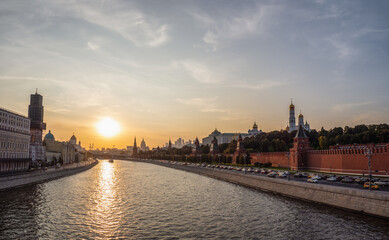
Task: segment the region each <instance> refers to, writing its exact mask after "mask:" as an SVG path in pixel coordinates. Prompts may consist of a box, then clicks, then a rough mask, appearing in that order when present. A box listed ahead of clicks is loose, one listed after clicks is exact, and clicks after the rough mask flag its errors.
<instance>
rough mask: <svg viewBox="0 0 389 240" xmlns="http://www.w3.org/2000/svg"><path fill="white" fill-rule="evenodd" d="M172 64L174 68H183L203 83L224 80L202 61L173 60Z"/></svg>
mask: <svg viewBox="0 0 389 240" xmlns="http://www.w3.org/2000/svg"><path fill="white" fill-rule="evenodd" d="M172 65H173V67H174V68H181V69H183V70H185V71H186V72H187V73H189V75H190V76H192V77H193V78H194V79H195V80H197V81H198V82H201V83H218V82H221V81H222V79H221V77H219V76H217V75H216V74H215V73H214V72H213V71H211V70H210V69H209V68H208V67H207V66H206V65H204V64H202V63H200V62H196V61H192V60H181V61H173V62H172Z"/></svg>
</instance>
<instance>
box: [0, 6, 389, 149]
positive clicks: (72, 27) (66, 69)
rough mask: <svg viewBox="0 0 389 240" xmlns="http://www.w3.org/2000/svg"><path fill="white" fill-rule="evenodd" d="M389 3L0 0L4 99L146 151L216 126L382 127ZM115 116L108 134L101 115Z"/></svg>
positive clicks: (70, 127)
mask: <svg viewBox="0 0 389 240" xmlns="http://www.w3.org/2000/svg"><path fill="white" fill-rule="evenodd" d="M388 12H389V2H388V1H384V0H381V1H358V0H355V1H325V0H317V1H309V0H306V1H271V0H269V1H232V0H231V1H228V0H223V1H221V0H220V1H184V0H183V1H178V0H177V1H173V0H172V1H147V0H143V1H49V0H39V1H1V2H0V20H1V21H0V22H1V23H0V30H1V31H0V84H1V88H0V102H1V104H0V107H2V108H5V109H9V110H12V111H15V112H17V113H20V114H23V115H27V108H28V104H29V98H30V94H33V93H35V89H36V88H38V93H40V94H41V95H42V96H43V104H44V107H45V114H44V121H45V122H46V123H47V130H46V132H48V131H49V130H51V131H52V133H53V134H54V136H55V137H56V139H58V140H69V139H70V137H71V136H72V134H73V132H74V133H75V135H76V137H77V138H78V140H80V141H81V142H82V144H83V146H84V147H89V144H90V143H94V146H95V147H99V148H101V147H112V145H115V146H116V147H119V148H124V147H126V146H130V145H131V146H132V144H133V141H134V137H135V136H136V137H137V139H142V138H144V139H145V141H146V143H147V145H149V146H151V147H156V146H158V145H159V146H163V144H164V143H166V142H167V141H168V140H169V138H171V139H172V141H173V142H174V140H175V139H177V138H179V137H181V138H183V139H185V140H188V139H191V140H193V139H195V138H196V136H197V137H198V138H199V139H201V138H203V137H205V136H208V134H209V133H210V132H212V131H213V130H214V129H215V127H217V128H218V129H219V130H220V131H221V132H247V130H248V129H249V128H251V127H252V125H253V123H254V121H256V122H257V123H258V125H259V128H260V129H262V130H263V131H272V130H280V129H281V128H283V129H285V127H286V126H287V124H288V118H289V112H288V111H289V109H288V106H289V104H290V99H291V98H293V101H294V104H295V106H296V121H297V116H298V114H299V113H300V110H301V112H302V114H303V115H304V119H305V120H308V122H309V124H310V125H311V128H312V129H320V128H321V127H322V126H324V128H326V129H330V128H333V127H337V126H340V127H344V126H355V125H358V124H378V123H388V119H389V106H388V102H389V94H388V92H389V78H388V76H389V66H388V63H389V44H388V43H389V15H388V14H387V13H388ZM105 117H110V118H112V119H115V120H116V121H118V122H119V123H120V125H121V132H120V133H119V134H118V135H117V136H115V137H112V138H105V137H103V136H100V135H99V134H98V132H97V130H96V128H95V124H96V123H97V122H98V121H99V120H101V119H103V118H105Z"/></svg>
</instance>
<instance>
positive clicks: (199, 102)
mask: <svg viewBox="0 0 389 240" xmlns="http://www.w3.org/2000/svg"><path fill="white" fill-rule="evenodd" d="M176 101H177V102H179V103H182V104H185V105H189V106H193V107H196V108H198V109H199V110H200V111H201V112H219V113H228V112H230V111H229V110H227V109H220V107H219V106H218V105H217V104H216V103H215V101H216V98H185V99H184V98H177V99H176Z"/></svg>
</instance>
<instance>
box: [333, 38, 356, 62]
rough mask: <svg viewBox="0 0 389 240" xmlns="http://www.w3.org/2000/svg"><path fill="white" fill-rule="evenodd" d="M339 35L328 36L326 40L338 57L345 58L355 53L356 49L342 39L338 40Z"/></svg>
mask: <svg viewBox="0 0 389 240" xmlns="http://www.w3.org/2000/svg"><path fill="white" fill-rule="evenodd" d="M338 38H339V37H330V38H328V39H327V41H328V42H329V43H330V45H331V46H332V47H333V48H334V50H335V53H336V56H337V57H338V58H346V57H349V56H351V55H355V54H356V53H357V50H356V49H355V48H353V47H352V46H351V44H350V43H347V42H346V41H344V40H339V39H338Z"/></svg>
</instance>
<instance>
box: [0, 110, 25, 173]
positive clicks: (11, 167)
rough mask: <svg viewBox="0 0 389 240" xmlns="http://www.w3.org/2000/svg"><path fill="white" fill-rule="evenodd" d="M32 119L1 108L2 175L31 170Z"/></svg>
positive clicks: (0, 147) (0, 171)
mask: <svg viewBox="0 0 389 240" xmlns="http://www.w3.org/2000/svg"><path fill="white" fill-rule="evenodd" d="M29 147H30V119H28V118H27V117H24V116H22V115H20V114H17V113H14V112H11V111H9V110H6V109H2V108H0V173H6V172H16V171H26V170H28V168H29V162H30V159H29Z"/></svg>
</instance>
